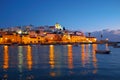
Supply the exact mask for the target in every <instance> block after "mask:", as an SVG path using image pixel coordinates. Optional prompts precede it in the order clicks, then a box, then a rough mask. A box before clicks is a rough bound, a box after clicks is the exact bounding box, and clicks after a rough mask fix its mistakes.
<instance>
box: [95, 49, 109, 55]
mask: <svg viewBox="0 0 120 80" xmlns="http://www.w3.org/2000/svg"><path fill="white" fill-rule="evenodd" d="M95 52H96V53H99V54H110V52H111V51H110V50H95Z"/></svg>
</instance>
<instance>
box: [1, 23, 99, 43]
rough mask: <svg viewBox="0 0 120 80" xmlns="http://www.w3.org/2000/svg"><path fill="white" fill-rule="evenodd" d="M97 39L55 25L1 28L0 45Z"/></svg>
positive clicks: (86, 41)
mask: <svg viewBox="0 0 120 80" xmlns="http://www.w3.org/2000/svg"><path fill="white" fill-rule="evenodd" d="M96 41H97V38H96V37H94V36H91V35H90V33H89V34H88V36H86V35H85V34H84V32H82V31H71V30H68V29H66V28H65V27H62V26H61V25H60V24H58V23H56V24H55V25H53V26H39V27H34V28H33V25H28V26H24V27H19V26H18V27H10V28H4V29H3V28H2V29H1V30H0V44H68V43H94V42H96Z"/></svg>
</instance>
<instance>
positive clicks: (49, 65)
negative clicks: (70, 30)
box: [0, 44, 120, 80]
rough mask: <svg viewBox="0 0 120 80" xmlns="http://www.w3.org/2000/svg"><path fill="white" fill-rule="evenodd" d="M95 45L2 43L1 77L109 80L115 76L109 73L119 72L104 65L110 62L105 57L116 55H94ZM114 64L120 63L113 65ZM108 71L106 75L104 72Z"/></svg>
mask: <svg viewBox="0 0 120 80" xmlns="http://www.w3.org/2000/svg"><path fill="white" fill-rule="evenodd" d="M98 48H99V46H97V44H81V45H79V46H74V45H26V46H6V45H4V46H1V47H0V50H2V51H1V52H3V53H1V54H0V66H2V67H0V79H3V80H4V79H8V80H13V79H14V80H40V79H43V80H47V79H51V80H53V79H55V80H61V79H66V80H76V79H86V80H88V79H92V80H97V79H104V78H106V79H111V80H112V78H111V77H114V76H111V75H112V73H111V74H110V72H113V73H116V74H117V75H118V74H119V73H120V72H116V71H113V70H112V68H113V67H111V66H107V65H112V64H107V60H106V56H107V57H108V58H109V57H110V58H117V56H113V55H99V54H96V53H95V50H96V49H98ZM112 49H113V48H112ZM113 50H114V49H113ZM117 50H119V49H117ZM116 54H117V53H116ZM103 57H104V58H103ZM101 59H103V60H101ZM109 60H110V59H109ZM105 63H106V64H105ZM112 63H113V62H112ZM113 64H115V63H113ZM117 66H120V65H117V64H116V67H117ZM107 68H108V70H107ZM107 72H108V74H105V73H107ZM13 74H14V75H13ZM86 76H87V77H88V78H87V77H86ZM102 76H104V77H102ZM117 78H118V76H117ZM117 78H116V79H117Z"/></svg>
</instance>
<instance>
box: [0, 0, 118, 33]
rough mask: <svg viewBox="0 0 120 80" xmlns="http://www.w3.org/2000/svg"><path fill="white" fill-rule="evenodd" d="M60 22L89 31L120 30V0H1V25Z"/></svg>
mask: <svg viewBox="0 0 120 80" xmlns="http://www.w3.org/2000/svg"><path fill="white" fill-rule="evenodd" d="M56 22H57V23H60V24H61V25H62V26H64V27H66V28H67V29H71V30H81V31H85V32H86V31H96V30H102V29H120V0H0V27H12V26H24V25H29V24H33V25H34V26H40V25H54V24H55V23H56Z"/></svg>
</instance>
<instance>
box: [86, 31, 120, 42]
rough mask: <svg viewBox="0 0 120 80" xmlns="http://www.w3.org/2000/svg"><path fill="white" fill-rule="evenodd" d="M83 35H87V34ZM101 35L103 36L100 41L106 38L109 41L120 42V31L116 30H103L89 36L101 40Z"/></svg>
mask: <svg viewBox="0 0 120 80" xmlns="http://www.w3.org/2000/svg"><path fill="white" fill-rule="evenodd" d="M85 34H86V35H88V32H87V33H85ZM101 35H103V37H102V39H106V38H108V39H109V41H120V29H118V30H109V29H104V30H101V31H94V32H91V36H94V37H97V39H98V40H101Z"/></svg>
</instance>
